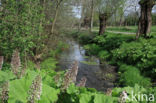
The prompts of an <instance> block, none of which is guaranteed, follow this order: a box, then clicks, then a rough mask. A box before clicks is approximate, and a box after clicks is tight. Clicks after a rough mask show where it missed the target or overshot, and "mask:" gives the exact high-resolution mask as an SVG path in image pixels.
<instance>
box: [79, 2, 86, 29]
mask: <svg viewBox="0 0 156 103" xmlns="http://www.w3.org/2000/svg"><path fill="white" fill-rule="evenodd" d="M81 5H82V8H81V18H80V22H79V27H78V31H80V30H81V26H82V22H83V20H84V10H85V9H84V6H85V4H84V0H81Z"/></svg>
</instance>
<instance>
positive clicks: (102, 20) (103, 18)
mask: <svg viewBox="0 0 156 103" xmlns="http://www.w3.org/2000/svg"><path fill="white" fill-rule="evenodd" d="M107 19H108V16H107V15H106V14H100V15H99V21H100V28H99V35H102V34H104V32H105V29H106V24H107Z"/></svg>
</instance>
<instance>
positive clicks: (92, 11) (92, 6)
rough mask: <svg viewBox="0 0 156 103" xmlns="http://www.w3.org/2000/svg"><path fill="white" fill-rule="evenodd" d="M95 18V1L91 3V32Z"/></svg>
mask: <svg viewBox="0 0 156 103" xmlns="http://www.w3.org/2000/svg"><path fill="white" fill-rule="evenodd" d="M93 16H94V0H92V2H91V16H90V32H91V31H92V28H93Z"/></svg>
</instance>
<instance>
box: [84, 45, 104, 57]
mask: <svg viewBox="0 0 156 103" xmlns="http://www.w3.org/2000/svg"><path fill="white" fill-rule="evenodd" d="M84 49H85V50H86V52H87V53H88V55H91V54H92V55H97V54H98V53H99V51H100V50H101V47H100V46H99V45H96V44H88V45H85V46H84Z"/></svg>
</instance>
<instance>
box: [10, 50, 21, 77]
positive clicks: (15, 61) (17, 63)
mask: <svg viewBox="0 0 156 103" xmlns="http://www.w3.org/2000/svg"><path fill="white" fill-rule="evenodd" d="M20 68H21V60H20V53H19V52H18V50H14V52H13V54H12V59H11V70H12V72H13V73H14V74H15V75H16V76H17V77H19V73H20Z"/></svg>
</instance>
